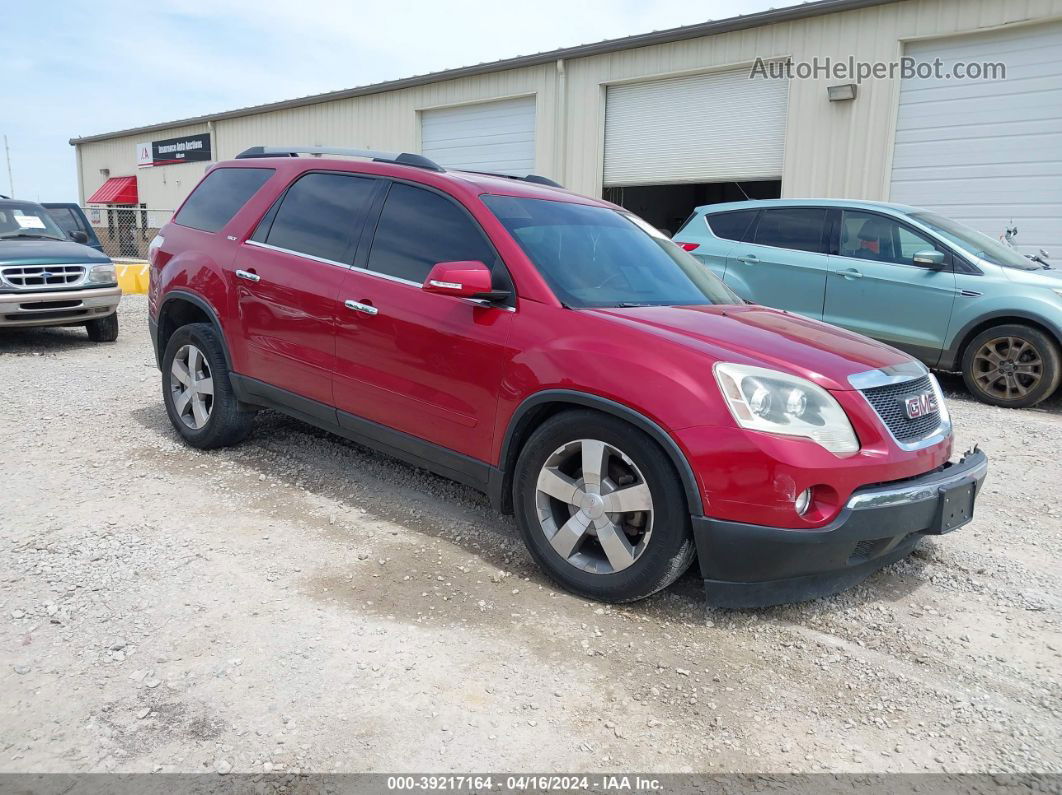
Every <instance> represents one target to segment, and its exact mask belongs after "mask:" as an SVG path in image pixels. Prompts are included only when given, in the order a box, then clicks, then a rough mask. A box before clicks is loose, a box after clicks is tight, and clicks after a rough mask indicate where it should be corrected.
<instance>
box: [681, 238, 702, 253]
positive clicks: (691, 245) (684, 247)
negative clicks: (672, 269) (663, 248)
mask: <svg viewBox="0 0 1062 795" xmlns="http://www.w3.org/2000/svg"><path fill="white" fill-rule="evenodd" d="M675 245H676V246H678V247H679V248H681V249H682V250H683V251H693V250H694V249H698V248H700V247H701V244H700V243H680V242H679V241H677V240H676V241H675Z"/></svg>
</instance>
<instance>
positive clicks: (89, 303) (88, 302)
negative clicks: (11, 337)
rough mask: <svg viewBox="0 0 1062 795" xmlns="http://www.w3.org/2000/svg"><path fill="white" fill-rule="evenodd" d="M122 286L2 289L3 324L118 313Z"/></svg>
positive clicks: (59, 322)
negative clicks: (24, 289)
mask: <svg viewBox="0 0 1062 795" xmlns="http://www.w3.org/2000/svg"><path fill="white" fill-rule="evenodd" d="M121 300H122V289H121V288H120V287H90V288H85V289H82V290H49V291H43V290H42V291H41V292H22V293H17V292H16V293H0V328H22V327H27V326H70V325H75V324H79V323H87V322H88V321H90V320H96V319H98V318H101V317H106V316H107V315H111V314H114V311H115V310H116V309H117V308H118V302H119V301H121Z"/></svg>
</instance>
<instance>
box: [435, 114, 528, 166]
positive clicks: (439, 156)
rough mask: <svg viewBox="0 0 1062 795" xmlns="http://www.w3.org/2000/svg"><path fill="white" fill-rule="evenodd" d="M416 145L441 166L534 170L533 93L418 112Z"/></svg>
mask: <svg viewBox="0 0 1062 795" xmlns="http://www.w3.org/2000/svg"><path fill="white" fill-rule="evenodd" d="M420 141H421V151H422V152H423V153H424V156H425V157H429V158H431V159H432V160H434V161H435V162H436V163H438V164H439V165H441V166H445V167H446V168H457V169H467V170H469V171H501V172H506V173H513V174H528V173H531V172H533V171H534V170H535V98H534V97H520V98H518V99H506V100H500V101H498V102H481V103H478V104H475V105H461V106H459V107H453V108H439V109H437V110H426V111H423V112H422V113H421V114H420Z"/></svg>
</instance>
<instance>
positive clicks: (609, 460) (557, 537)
mask: <svg viewBox="0 0 1062 795" xmlns="http://www.w3.org/2000/svg"><path fill="white" fill-rule="evenodd" d="M535 503H536V505H537V506H538V521H539V524H540V526H541V528H542V532H543V533H545V535H546V538H547V539H548V540H549V543H550V545H551V546H552V547H553V549H554V550H555V551H556V552H557V554H558V555H560V556H561V557H562V558H564V559H565V560H566V561H567V562H568V563H569V564H571V565H572V566H575V567H576V568H577V569H581V570H583V571H586V572H590V573H592V574H612V573H613V572H617V571H622V570H623V569H626V568H628V567H629V566H631V565H633V564H634V562H635V561H637V560H638V558H639V557H640V556H641V555H642V553H643V552H645V548H646V546H647V545H648V543H649V540H650V538H651V537H652V534H653V495H652V493H650V491H649V485H648V484H647V483H646V482H645V477H644V476H643V475H642V473H641V472H640V471H639V469H638V467H637V466H635V465H634V462H633V461H631V459H630V458H628V457H627V456H626V455H625V454H624V453H623V451H622V450H619V449H617V448H615V447H613V446H612V445H610V444H605V443H604V442H602V441H599V440H597V439H578V440H576V441H573V442H568V443H567V444H564V445H562V446H560V447H558V448H557V449H556V450H554V451H553V454H552V455H550V457H549V458H547V459H546V462H545V464H543V465H542V469H541V470H540V472H539V475H538V488H537V491H536V493H535Z"/></svg>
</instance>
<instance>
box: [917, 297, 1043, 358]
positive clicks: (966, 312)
mask: <svg viewBox="0 0 1062 795" xmlns="http://www.w3.org/2000/svg"><path fill="white" fill-rule="evenodd" d="M965 298H966V297H965V296H959V297H957V299H956V303H955V309H954V311H953V312H952V317H951V323H950V325H949V328H948V339H947V340H946V343H945V349H944V353H943V355H942V356H941V358H940V363H939V365H938V366H939V367H940V369H942V370H953V369H957V368H958V367H960V366H961V364H962V362H961V358H962V352H963V346H964V345H965V344H966V342H967V341H968V340H969V339H970V337H971V336H972V335H973V334H974V333H975V332H976V330H977V329H978V328H982V327H984V326H985V325H986V324H990V323H991V321H993V320H998V321H999V322H1001V323H1004V322H1019V323H1020V322H1021V321H1027V322H1029V323H1032V324H1033V325H1037V326H1041V327H1043V328H1045V329H1047V330H1048V331H1049V332H1050V333H1051V334H1052V335H1053V336H1054V338H1055V341H1056V342H1057V343H1058V344H1059V345H1062V303H1060V302H1059V301H1058V300H1056V299H1053V298H1051V296H1049V295H1047V294H1046V291H1045V290H1042V289H1031V290H1030V289H1023V288H1020V287H1018V288H1017V289H1015V290H1013V291H1010V292H1009V293H1008V294H1004V295H986V296H980V297H977V298H976V300H972V301H969V302H968V303H960V302H962V301H963V300H964V299H965Z"/></svg>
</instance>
